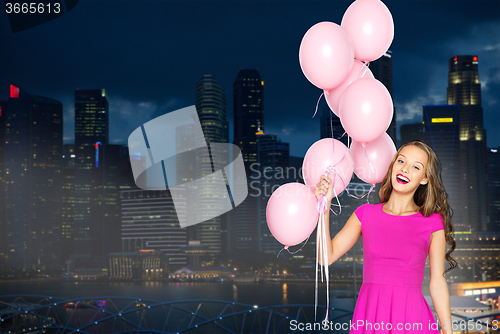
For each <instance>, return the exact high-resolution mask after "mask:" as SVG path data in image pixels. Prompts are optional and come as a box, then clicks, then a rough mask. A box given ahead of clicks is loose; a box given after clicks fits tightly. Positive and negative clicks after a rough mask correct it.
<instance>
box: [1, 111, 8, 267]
mask: <svg viewBox="0 0 500 334" xmlns="http://www.w3.org/2000/svg"><path fill="white" fill-rule="evenodd" d="M6 112H7V101H0V272H2V271H4V270H5V269H7V245H6V241H7V240H6V235H7V234H6V230H5V215H4V213H5V212H4V209H5V203H4V186H5V184H4V170H3V146H4V143H5V113H6Z"/></svg>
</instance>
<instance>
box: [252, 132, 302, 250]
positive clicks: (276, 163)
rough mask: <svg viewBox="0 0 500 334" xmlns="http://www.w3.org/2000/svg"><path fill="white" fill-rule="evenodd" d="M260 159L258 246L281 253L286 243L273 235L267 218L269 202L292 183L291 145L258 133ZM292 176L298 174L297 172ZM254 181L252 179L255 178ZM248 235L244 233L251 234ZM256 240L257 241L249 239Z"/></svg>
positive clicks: (258, 159)
mask: <svg viewBox="0 0 500 334" xmlns="http://www.w3.org/2000/svg"><path fill="white" fill-rule="evenodd" d="M257 162H258V166H259V176H260V178H259V179H258V180H257V182H258V184H259V187H258V189H259V196H258V197H257V203H258V204H257V205H258V206H257V208H258V209H257V213H258V217H257V218H258V224H257V225H255V230H256V232H257V233H256V237H257V240H256V241H257V243H258V249H259V250H260V251H262V252H273V253H274V252H278V251H279V250H280V249H281V248H283V246H282V245H281V244H280V243H279V242H278V241H277V240H276V239H275V238H274V236H273V235H272V233H271V231H270V230H269V227H268V225H267V219H266V208H267V202H268V201H269V198H270V197H271V195H272V193H273V192H274V191H275V190H276V189H278V188H279V186H281V185H282V184H285V183H288V182H289V175H288V173H289V172H290V168H289V167H290V144H289V143H285V142H282V141H281V140H279V139H278V136H277V135H271V134H269V135H266V134H261V135H258V136H257ZM290 176H292V177H293V176H295V173H293V175H290ZM252 181H253V180H252ZM250 235H251V234H246V235H245V236H247V237H248V236H250ZM247 242H249V243H255V241H254V240H248V241H247Z"/></svg>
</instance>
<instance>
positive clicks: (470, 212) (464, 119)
mask: <svg viewBox="0 0 500 334" xmlns="http://www.w3.org/2000/svg"><path fill="white" fill-rule="evenodd" d="M478 63H479V61H478V57H477V56H455V57H452V58H450V59H449V61H448V68H449V72H448V88H447V93H448V94H447V95H448V104H456V105H458V108H459V116H458V128H459V139H460V151H461V154H460V156H461V164H460V165H461V166H460V167H461V176H462V180H461V184H462V185H463V188H462V191H461V194H462V196H463V200H464V202H463V206H462V207H461V208H460V210H461V212H462V214H461V216H462V219H463V223H464V224H465V225H469V226H470V228H471V229H473V230H474V231H478V232H479V231H486V230H487V228H488V226H487V225H488V224H487V217H486V215H487V213H486V130H485V129H484V127H483V108H482V106H481V84H480V83H479V74H478Z"/></svg>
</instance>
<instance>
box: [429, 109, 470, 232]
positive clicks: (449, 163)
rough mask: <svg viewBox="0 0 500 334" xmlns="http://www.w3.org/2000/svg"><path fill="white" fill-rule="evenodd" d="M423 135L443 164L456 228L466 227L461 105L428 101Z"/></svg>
mask: <svg viewBox="0 0 500 334" xmlns="http://www.w3.org/2000/svg"><path fill="white" fill-rule="evenodd" d="M423 129H424V130H423V131H425V132H423V135H424V136H423V138H422V140H423V141H424V142H425V143H426V144H427V145H429V146H430V147H432V149H433V150H434V152H436V155H437V156H438V158H439V161H440V162H441V166H442V174H441V176H442V178H443V184H444V187H445V189H446V192H447V193H448V202H449V203H450V205H451V207H452V208H453V209H454V210H455V214H454V217H453V225H454V226H455V230H457V231H460V230H462V231H464V230H467V228H468V227H467V226H465V225H464V223H463V221H462V217H461V213H460V208H462V207H463V205H464V204H463V203H462V197H463V196H462V194H461V190H462V189H461V187H462V185H461V173H460V140H459V136H458V132H459V107H458V106H457V105H438V106H431V105H426V106H424V107H423Z"/></svg>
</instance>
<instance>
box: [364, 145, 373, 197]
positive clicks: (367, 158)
mask: <svg viewBox="0 0 500 334" xmlns="http://www.w3.org/2000/svg"><path fill="white" fill-rule="evenodd" d="M362 146H363V152H364V153H365V157H366V160H368V164H369V165H370V169H371V170H372V176H373V178H372V181H373V182H372V185H371V187H370V190H369V191H368V196H366V203H370V202H369V201H368V200H369V199H370V193H371V192H372V190H373V188H374V187H375V169H374V168H373V165H372V162H371V161H370V158H369V157H368V153H366V149H365V145H364V144H362Z"/></svg>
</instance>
